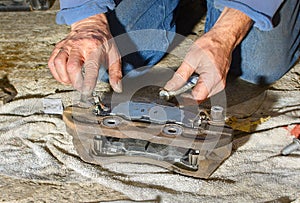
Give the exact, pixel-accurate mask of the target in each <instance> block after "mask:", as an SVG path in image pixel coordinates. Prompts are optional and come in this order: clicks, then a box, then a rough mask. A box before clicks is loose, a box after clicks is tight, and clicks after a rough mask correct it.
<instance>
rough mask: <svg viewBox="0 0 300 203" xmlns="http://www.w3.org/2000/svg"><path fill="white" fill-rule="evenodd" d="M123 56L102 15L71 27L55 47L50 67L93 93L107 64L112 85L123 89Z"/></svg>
mask: <svg viewBox="0 0 300 203" xmlns="http://www.w3.org/2000/svg"><path fill="white" fill-rule="evenodd" d="M120 58H121V57H120V54H119V52H118V49H117V47H116V45H115V43H114V41H113V40H112V36H111V33H110V30H109V26H108V22H107V19H106V16H105V15H104V14H98V15H94V16H91V17H89V18H86V19H84V20H81V21H79V22H77V23H74V24H73V25H72V26H71V32H70V33H69V34H68V36H67V37H66V38H65V39H64V40H62V41H60V42H59V43H58V44H57V45H56V46H55V48H54V50H53V52H52V54H51V56H50V59H49V62H48V67H49V69H50V71H51V73H52V75H53V76H54V78H55V79H56V80H57V81H59V82H61V83H63V84H71V85H72V86H73V87H74V88H76V89H77V90H79V91H81V92H82V93H83V94H85V95H90V94H91V93H92V91H93V89H94V87H95V85H96V82H97V77H98V71H99V68H100V65H104V66H105V67H108V72H109V81H110V84H111V86H112V88H113V89H114V91H116V92H121V91H122V85H121V78H122V72H121V59H120ZM82 68H84V69H83V70H82ZM83 72H84V73H83Z"/></svg>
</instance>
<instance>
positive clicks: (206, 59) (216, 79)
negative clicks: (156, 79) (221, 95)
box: [164, 8, 252, 103]
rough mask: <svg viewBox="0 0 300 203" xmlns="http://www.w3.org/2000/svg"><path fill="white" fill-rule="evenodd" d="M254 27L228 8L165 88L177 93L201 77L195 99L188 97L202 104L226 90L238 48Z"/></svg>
mask: <svg viewBox="0 0 300 203" xmlns="http://www.w3.org/2000/svg"><path fill="white" fill-rule="evenodd" d="M251 25H252V21H251V19H250V18H249V17H248V16H246V15H245V14H243V13H242V12H240V11H238V10H235V9H230V8H225V9H224V10H223V12H222V14H221V16H220V17H219V19H218V21H217V22H216V24H215V25H214V27H213V28H212V29H211V30H210V31H209V32H207V33H206V34H204V35H203V36H202V37H200V38H199V39H197V40H196V41H195V42H194V44H193V45H192V47H191V48H190V50H189V52H188V53H187V55H186V56H185V59H184V61H183V63H182V64H181V66H180V67H179V68H178V70H177V71H176V73H175V74H174V76H173V77H172V79H171V80H170V81H168V82H167V83H166V85H165V87H164V88H165V89H166V90H169V91H170V90H177V89H179V88H180V87H181V86H182V85H184V84H185V83H186V81H187V80H188V79H189V78H190V76H191V75H192V74H193V73H197V74H199V79H198V82H197V84H196V86H195V87H194V88H193V90H192V94H191V95H186V94H185V95H184V96H185V97H186V98H187V99H192V100H196V101H198V103H201V102H202V101H204V100H206V99H207V98H209V97H211V96H213V95H215V94H217V93H218V92H220V91H221V90H223V89H224V88H225V85H226V77H227V73H228V70H229V67H230V63H231V55H232V51H233V50H234V48H235V47H236V46H237V45H238V44H239V43H240V42H241V41H242V39H243V38H244V36H245V35H246V34H247V32H248V30H249V29H250V27H251Z"/></svg>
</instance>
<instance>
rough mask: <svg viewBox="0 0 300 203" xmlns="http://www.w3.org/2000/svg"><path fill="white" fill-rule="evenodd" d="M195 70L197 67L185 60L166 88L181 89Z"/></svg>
mask: <svg viewBox="0 0 300 203" xmlns="http://www.w3.org/2000/svg"><path fill="white" fill-rule="evenodd" d="M194 72H195V69H194V68H193V67H192V66H190V65H189V64H188V63H187V62H185V61H184V62H183V63H182V64H181V66H180V67H179V68H178V69H177V71H176V72H175V74H174V75H173V77H172V78H171V80H169V81H168V82H167V84H166V85H165V86H164V89H166V90H168V91H173V90H177V89H179V88H180V87H182V86H183V85H184V84H185V83H186V82H187V81H188V79H189V78H190V77H191V75H192V74H193V73H194Z"/></svg>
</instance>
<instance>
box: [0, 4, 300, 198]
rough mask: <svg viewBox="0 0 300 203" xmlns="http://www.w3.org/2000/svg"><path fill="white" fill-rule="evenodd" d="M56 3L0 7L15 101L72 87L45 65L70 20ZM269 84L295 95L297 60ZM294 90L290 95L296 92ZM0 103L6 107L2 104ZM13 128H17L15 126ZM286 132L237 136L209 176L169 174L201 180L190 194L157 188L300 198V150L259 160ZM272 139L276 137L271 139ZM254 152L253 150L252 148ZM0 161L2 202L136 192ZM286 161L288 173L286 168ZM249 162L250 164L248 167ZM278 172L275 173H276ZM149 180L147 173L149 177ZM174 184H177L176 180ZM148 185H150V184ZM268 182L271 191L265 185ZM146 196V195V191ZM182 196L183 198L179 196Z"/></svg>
mask: <svg viewBox="0 0 300 203" xmlns="http://www.w3.org/2000/svg"><path fill="white" fill-rule="evenodd" d="M57 9H58V5H57V4H56V5H55V6H54V7H53V9H52V10H49V11H43V12H39V11H37V12H9V13H0V16H1V19H0V52H1V55H0V76H1V78H3V77H4V76H7V77H8V80H9V81H10V83H11V85H13V86H14V88H15V89H16V90H17V92H18V94H17V96H16V97H15V100H16V101H23V100H24V101H26V100H27V99H32V98H43V97H45V96H48V95H52V94H56V93H65V92H69V91H72V88H71V87H66V86H63V85H61V84H59V83H58V82H56V81H55V80H54V79H53V77H52V75H51V74H50V72H49V70H48V69H47V60H48V57H49V56H50V53H51V51H52V49H53V47H54V45H55V43H56V42H58V41H59V40H61V39H62V38H64V36H65V35H66V34H67V33H68V31H69V27H68V26H58V25H56V24H55V13H56V12H57ZM202 30H203V20H202V23H200V24H197V25H196V26H195V28H194V31H195V33H196V35H191V36H190V39H194V38H195V37H197V35H199V34H201V32H202ZM183 46H184V45H183ZM175 51H176V50H175ZM179 63H180V61H176V60H173V59H172V57H167V58H165V59H164V60H163V61H162V62H161V66H173V67H176V66H178V64H179ZM269 90H272V91H273V90H276V91H280V92H282V95H284V93H287V94H289V93H288V92H290V93H295V95H296V96H297V95H298V96H299V90H300V66H299V64H298V65H297V66H296V67H294V68H293V69H292V70H291V71H290V72H289V73H288V74H287V75H286V76H285V77H284V78H283V79H282V80H280V81H279V82H277V83H275V84H274V85H273V86H272V87H270V89H269ZM297 91H298V94H297ZM293 95H294V94H293ZM295 95H294V96H293V97H295ZM63 101H64V105H65V106H67V105H70V104H71V102H72V100H71V99H70V98H64V99H63ZM287 105H288V104H287ZM296 107H297V108H298V111H299V103H298V104H296ZM2 108H3V109H5V105H4V106H3V107H2ZM270 108H271V107H270ZM2 111H5V110H2ZM295 112H296V110H295ZM4 119H5V117H4V114H2V118H1V120H2V122H4ZM293 121H294V122H289V123H297V122H298V123H299V120H297V119H294V120H293ZM274 122H275V123H276V122H278V120H274ZM289 123H287V124H289ZM282 125H283V124H282ZM266 129H267V128H266ZM15 132H19V131H18V130H16V131H15ZM274 133H275V134H276V133H278V134H277V135H276V136H275V138H274V137H272V135H273V134H274ZM284 133H285V130H283V129H282V128H274V129H273V131H272V130H271V131H267V132H257V133H253V134H250V135H247V138H242V139H241V140H238V141H237V142H236V143H235V144H236V145H237V146H238V145H239V142H244V141H245V140H247V141H248V144H246V145H243V146H239V147H237V148H238V149H237V148H236V149H235V150H236V151H235V153H234V155H233V156H232V158H231V159H229V160H227V161H226V162H225V163H224V164H223V165H222V166H221V167H220V169H219V170H218V171H217V172H216V173H215V174H214V176H213V177H212V179H211V180H209V181H202V180H201V181H200V180H199V181H198V180H192V179H188V180H187V179H185V178H182V177H180V176H179V178H178V176H176V177H175V176H172V177H173V178H174V179H175V180H176V178H178V179H180V180H181V179H182V180H183V179H184V180H185V181H187V184H190V185H189V186H191V187H193V188H194V187H196V186H199V184H200V185H201V187H202V189H199V190H198V189H197V190H196V191H197V192H195V193H194V194H192V195H191V194H189V193H188V192H187V191H185V192H182V194H181V193H180V192H179V193H174V194H173V193H172V191H171V192H170V190H168V189H160V187H161V186H157V187H156V188H155V187H154V188H155V189H156V190H157V191H159V192H160V191H161V192H165V193H166V196H167V197H169V196H168V195H169V193H170V195H173V196H174V197H175V196H176V197H178V198H177V200H178V202H185V201H184V197H186V196H185V195H191V196H193V197H190V196H189V198H191V199H190V202H192V200H193V202H196V201H197V202H199V201H201V200H202V201H214V202H215V201H218V202H221V201H225V202H230V201H237V202H245V201H249V200H250V201H251V198H252V200H253V201H254V202H258V201H259V202H267V201H271V202H291V201H295V202H299V201H300V200H299V197H300V196H299V194H300V189H299V181H300V176H299V174H300V173H299V172H300V165H299V153H298V154H296V155H295V156H293V157H291V158H290V159H289V160H288V159H287V158H286V159H284V158H276V160H274V159H273V160H272V161H270V162H267V163H262V164H261V165H260V161H261V162H263V161H262V160H263V159H264V158H266V159H267V158H268V157H271V156H273V155H276V154H278V151H279V150H280V149H281V148H282V147H283V146H285V144H287V143H289V142H290V141H291V137H288V138H287V136H286V135H285V134H284ZM280 134H281V135H280ZM283 134H284V135H283ZM260 139H261V140H262V142H265V143H269V144H270V145H269V147H270V148H268V150H269V151H264V150H262V148H261V147H262V146H265V145H263V144H261V143H259V140H260ZM272 139H273V141H274V142H271V141H270V140H272ZM251 150H252V151H251ZM253 152H254V153H255V154H253ZM259 155H261V156H259ZM245 160H246V162H245ZM250 162H251V164H250ZM253 163H255V164H253ZM266 165H270V166H266ZM237 166H238V167H237ZM1 167H3V166H1ZM1 167H0V190H1V193H0V200H1V201H4V202H79V201H80V202H96V201H110V200H120V199H127V198H128V197H130V198H132V197H135V195H134V194H130V192H128V191H127V190H125V189H124V190H122V189H119V190H118V189H116V187H112V188H110V185H108V184H101V182H100V183H99V182H98V183H95V182H92V181H87V180H84V181H78V180H76V178H75V179H71V178H70V179H68V181H64V180H61V181H59V180H56V181H52V180H53V179H55V178H52V179H51V181H50V180H46V179H43V178H41V179H39V178H34V177H33V178H30V177H24V176H22V175H20V174H17V173H15V174H14V173H13V172H3V173H2V172H1V171H3V170H2V168H1ZM285 167H286V171H287V172H286V173H285V172H284V171H285ZM247 168H250V169H251V170H249V171H247ZM273 169H274V171H273V174H272V175H270V174H268V173H267V171H268V170H273ZM279 169H280V175H282V176H283V178H282V179H281V178H280V175H278V174H277V172H278V171H279ZM134 170H136V169H134ZM238 170H241V172H240V173H239V172H236V173H235V172H234V171H238ZM121 172H122V170H121ZM124 173H125V172H124ZM163 173H164V172H163ZM163 173H162V175H161V176H159V177H160V178H162V179H163V178H164V174H163ZM264 173H265V176H264ZM125 174H126V173H125ZM289 174H293V175H294V177H292V178H290V177H284V176H285V175H286V176H288V175H289ZM242 175H244V178H243V177H241V176H242ZM263 176H264V177H263ZM277 176H278V178H276V177H277ZM129 177H130V176H129ZM128 179H129V180H130V181H132V182H133V181H134V180H131V179H130V178H128ZM260 179H261V180H260ZM70 180H71V181H70ZM129 180H128V181H129ZM150 180H151V179H149V180H148V181H150ZM170 180H171V179H170ZM233 180H234V181H233ZM246 180H247V181H248V182H247V181H246ZM189 181H190V182H189ZM274 181H275V182H274ZM276 181H277V182H276ZM137 182H138V181H137ZM245 182H246V183H245ZM272 182H273V184H272ZM193 184H194V185H193ZM133 185H134V182H133ZM157 185H159V184H157ZM174 185H175V186H176V184H174ZM175 186H174V187H175ZM143 187H144V189H145V191H147V190H146V189H147V187H146V186H143ZM152 187H153V186H152ZM255 187H256V188H255ZM149 188H150V189H153V188H151V187H149ZM186 188H188V187H186ZM268 188H269V190H270V191H268ZM273 188H274V189H273ZM260 189H261V190H260ZM174 190H175V189H174ZM186 190H188V189H186ZM271 190H272V191H271ZM132 191H133V190H132ZM157 191H156V192H157ZM226 191H227V192H226ZM159 192H157V194H160V193H159ZM165 193H162V194H165ZM167 193H168V194H167ZM149 194H155V192H154V193H153V192H152V193H150V192H149ZM175 194H176V195H175ZM139 195H141V194H136V197H137V199H140V198H138V196H139ZM144 197H147V198H148V196H144ZM180 197H182V198H183V199H180ZM218 197H220V198H218ZM147 198H146V199H147ZM297 198H298V199H297ZM148 199H149V198H148ZM150 199H151V198H150ZM166 202H168V201H166Z"/></svg>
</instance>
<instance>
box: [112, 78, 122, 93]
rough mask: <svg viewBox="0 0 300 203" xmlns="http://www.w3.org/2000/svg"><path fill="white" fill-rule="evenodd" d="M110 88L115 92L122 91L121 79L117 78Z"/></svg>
mask: <svg viewBox="0 0 300 203" xmlns="http://www.w3.org/2000/svg"><path fill="white" fill-rule="evenodd" d="M112 88H113V90H114V91H115V92H117V93H121V92H122V89H123V88H122V82H121V80H119V81H118V82H117V83H115V84H114V85H112Z"/></svg>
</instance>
